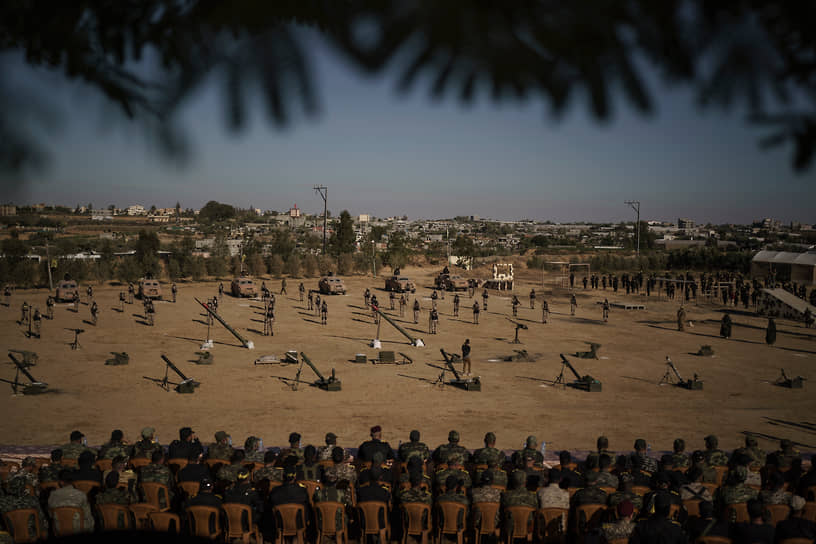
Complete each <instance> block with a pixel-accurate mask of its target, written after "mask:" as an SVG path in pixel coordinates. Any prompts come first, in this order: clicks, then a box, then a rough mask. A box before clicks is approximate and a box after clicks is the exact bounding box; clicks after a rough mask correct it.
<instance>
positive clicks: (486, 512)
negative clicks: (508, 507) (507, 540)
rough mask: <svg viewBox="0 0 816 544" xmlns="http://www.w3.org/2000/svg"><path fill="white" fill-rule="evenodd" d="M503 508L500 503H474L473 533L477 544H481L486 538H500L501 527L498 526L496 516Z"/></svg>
mask: <svg viewBox="0 0 816 544" xmlns="http://www.w3.org/2000/svg"><path fill="white" fill-rule="evenodd" d="M499 508H501V504H500V503H498V502H475V503H473V509H472V513H473V533H474V536H475V541H476V544H480V543H481V541H482V537H484V536H493V537H498V536H499V532H500V531H499V526H498V525H496V514H497V513H498V511H499Z"/></svg>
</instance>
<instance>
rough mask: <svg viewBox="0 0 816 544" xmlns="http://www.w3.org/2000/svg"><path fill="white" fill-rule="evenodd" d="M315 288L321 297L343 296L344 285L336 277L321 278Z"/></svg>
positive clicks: (344, 291) (344, 292)
mask: <svg viewBox="0 0 816 544" xmlns="http://www.w3.org/2000/svg"><path fill="white" fill-rule="evenodd" d="M317 288H318V290H320V294H322V295H345V294H346V284H344V283H343V280H342V279H341V278H338V277H337V276H323V277H322V278H320V281H319V282H318V283H317Z"/></svg>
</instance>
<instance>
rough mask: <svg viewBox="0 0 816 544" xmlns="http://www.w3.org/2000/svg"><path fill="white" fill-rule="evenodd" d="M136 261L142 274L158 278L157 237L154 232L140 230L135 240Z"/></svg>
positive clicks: (159, 267)
mask: <svg viewBox="0 0 816 544" xmlns="http://www.w3.org/2000/svg"><path fill="white" fill-rule="evenodd" d="M134 249H135V250H136V255H135V257H136V261H137V264H138V265H139V267H140V268H141V271H142V273H143V274H145V275H147V274H152V275H153V277H156V278H157V277H158V276H159V271H160V270H161V266H160V265H159V236H158V235H157V234H156V233H155V232H154V231H147V230H140V231H139V238H138V239H137V240H136V247H135V248H134Z"/></svg>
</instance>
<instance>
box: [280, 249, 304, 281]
mask: <svg viewBox="0 0 816 544" xmlns="http://www.w3.org/2000/svg"><path fill="white" fill-rule="evenodd" d="M284 270H285V271H286V273H287V274H288V275H289V277H292V278H299V277H300V270H301V266H300V257H298V256H297V255H296V254H292V255H290V256H289V259H288V260H287V261H286V266H285V267H284Z"/></svg>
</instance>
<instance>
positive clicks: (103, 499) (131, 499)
mask: <svg viewBox="0 0 816 544" xmlns="http://www.w3.org/2000/svg"><path fill="white" fill-rule="evenodd" d="M135 502H139V497H137V496H136V493H134V492H133V491H130V490H128V489H122V488H119V487H114V488H111V489H106V490H104V491H101V492H100V493H99V494H98V495H97V496H96V504H124V505H125V506H127V505H129V504H133V503H135Z"/></svg>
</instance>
